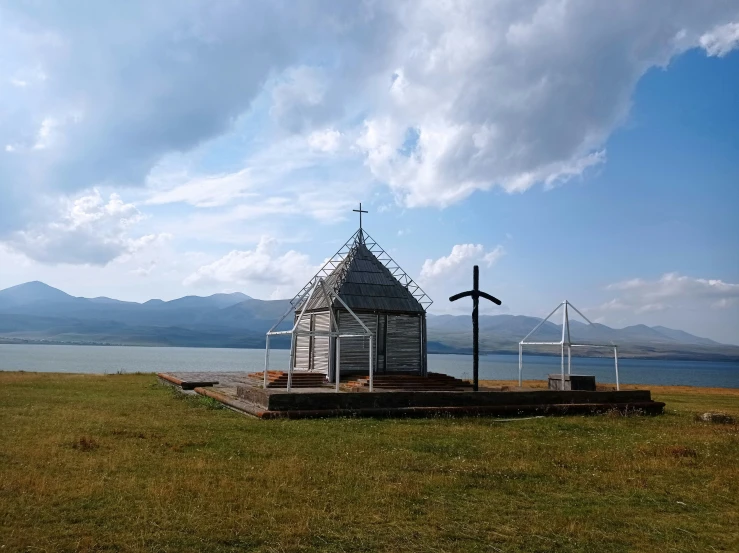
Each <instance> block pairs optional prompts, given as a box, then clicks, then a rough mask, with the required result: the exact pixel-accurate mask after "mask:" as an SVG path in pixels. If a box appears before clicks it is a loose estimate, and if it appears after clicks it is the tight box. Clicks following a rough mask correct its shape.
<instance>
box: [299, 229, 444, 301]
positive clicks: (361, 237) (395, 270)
mask: <svg viewBox="0 0 739 553" xmlns="http://www.w3.org/2000/svg"><path fill="white" fill-rule="evenodd" d="M359 244H364V245H365V246H366V247H367V249H368V250H369V251H370V252H371V253H372V255H374V256H375V257H376V258H377V259H378V261H379V262H380V263H382V264H383V265H384V266H385V268H386V269H387V270H388V271H390V274H391V275H393V277H395V279H397V280H398V282H400V284H402V285H403V286H404V287H405V288H406V289H407V290H408V291H409V292H410V293H411V295H412V296H413V297H414V298H416V300H417V301H418V303H420V304H421V306H422V307H423V309H424V311H428V308H429V307H430V306H431V304H432V303H434V300H432V299H431V298H430V297H429V296H428V294H426V292H424V291H423V289H422V288H421V287H420V286H419V285H418V284H417V283H416V282H415V281H414V280H413V279H412V278H411V277H410V276H409V275H408V273H406V272H405V271H404V270H403V269H402V268H401V267H400V265H398V264H397V263H396V262H395V260H394V259H393V258H392V257H390V254H389V253H387V252H386V251H385V250H384V249H382V247H381V246H380V245H379V244H378V243H377V241H376V240H375V239H374V238H372V237H371V236H370V235H369V234H367V233H366V232H365V231H364V230H363V229H361V228H360V229H359V230H358V231H357V232H355V233H354V234H353V235H352V237H351V238H349V240H347V241H346V243H345V244H344V245H343V246H341V248H339V251H337V252H336V253H335V254H334V255H333V256H332V257H331V258H330V259H329V260H328V261H327V262H326V263H325V264H324V265H323V267H321V269H320V270H319V271H318V272H317V273H316V274H315V276H314V277H313V278H312V279H310V280H309V281H308V283H307V284H306V285H305V286H303V288H302V289H301V290H300V292H298V293H297V294H296V295H295V297H294V298H293V299H292V300H290V304H291V305H292V306H293V308H296V307H297V306H298V305H300V303H301V301H302V300H303V298H305V296H306V294H308V292H310V290H311V289H312V288H313V286H314V284H315V283H317V282H318V281H319V280H320V279H321V278H323V279H326V278H327V277H328V276H329V275H330V274H331V273H333V272H334V271H335V270H336V269H338V268H339V266H340V265H341V263H342V261H344V259H346V257H347V255H349V254H350V253H351V250H352V249H353V248H354V247H356V246H357V245H359ZM344 270H346V268H345V269H344ZM339 277H340V278H339V280H340V281H341V280H343V275H339Z"/></svg>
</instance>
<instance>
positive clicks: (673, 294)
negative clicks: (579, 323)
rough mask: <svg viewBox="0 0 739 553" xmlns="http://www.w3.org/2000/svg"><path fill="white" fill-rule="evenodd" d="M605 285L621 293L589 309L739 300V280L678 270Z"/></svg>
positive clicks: (650, 308) (635, 309)
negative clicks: (702, 276) (652, 278)
mask: <svg viewBox="0 0 739 553" xmlns="http://www.w3.org/2000/svg"><path fill="white" fill-rule="evenodd" d="M606 289H607V290H609V291H614V292H616V293H618V297H616V298H613V299H611V300H610V301H608V302H606V303H604V304H602V305H600V306H598V307H593V308H590V309H588V310H589V311H591V312H614V311H625V312H631V313H636V314H641V313H648V312H655V311H666V310H668V309H670V308H682V307H689V306H690V307H692V306H695V307H699V308H700V307H703V308H705V307H712V308H718V309H721V308H727V307H731V306H733V305H736V304H737V302H739V284H732V283H729V282H724V281H722V280H718V279H706V278H694V277H689V276H685V275H680V274H678V273H666V274H664V275H662V276H661V277H660V278H659V279H656V280H646V279H642V278H635V279H632V280H625V281H622V282H616V283H614V284H610V285H608V286H607V287H606Z"/></svg>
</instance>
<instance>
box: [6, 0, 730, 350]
mask: <svg viewBox="0 0 739 553" xmlns="http://www.w3.org/2000/svg"><path fill="white" fill-rule="evenodd" d="M0 37H2V38H0V52H2V54H0V74H1V75H3V78H2V79H0V101H1V102H0V105H1V106H2V108H0V194H1V196H0V198H1V199H2V201H1V202H0V289H3V288H8V287H10V286H14V285H17V284H21V283H24V282H29V281H34V280H38V281H41V282H44V283H46V284H48V285H50V286H53V287H55V288H59V289H61V290H63V291H65V292H67V293H69V294H71V295H74V296H83V297H97V296H107V297H111V298H115V299H120V300H128V301H138V302H143V301H146V300H148V299H152V298H159V299H163V300H171V299H175V298H177V297H182V296H186V295H200V296H207V295H210V294H213V293H218V292H236V291H239V292H243V293H245V294H247V295H249V296H251V297H255V298H260V299H274V298H291V297H292V296H293V295H294V294H295V293H297V292H298V291H299V290H300V288H302V286H303V284H304V283H305V282H307V281H308V279H309V278H310V277H311V276H312V275H313V274H314V273H315V272H316V270H317V268H318V267H319V266H320V265H321V264H322V262H323V261H324V260H325V259H326V258H328V257H330V256H331V255H332V254H333V253H334V252H335V251H336V250H337V249H338V248H339V247H340V246H341V245H342V244H343V243H344V242H345V241H346V240H347V239H348V238H349V237H350V236H351V235H352V233H353V232H354V231H355V230H356V229H357V227H358V218H357V214H356V213H353V212H352V210H353V209H356V208H357V206H358V204H359V202H362V205H363V207H364V208H365V209H367V210H368V211H369V213H368V214H366V215H364V218H363V225H364V227H365V229H366V230H367V232H369V234H370V235H371V236H372V237H373V238H375V239H376V240H377V241H378V242H379V244H380V245H381V246H382V247H383V248H385V249H386V250H387V251H388V252H389V253H390V255H392V256H393V258H394V259H395V260H396V261H397V263H398V264H399V265H400V266H401V267H402V268H403V269H404V270H405V271H406V272H407V273H408V274H409V275H410V276H411V277H412V278H413V279H414V280H415V281H416V282H418V283H419V284H420V285H421V286H422V287H423V288H424V290H426V292H427V293H428V294H429V296H431V298H432V299H433V300H434V304H433V306H432V308H431V310H430V312H431V313H435V314H441V313H454V314H466V313H467V312H468V306H467V305H457V304H450V303H449V302H448V297H449V296H450V295H452V294H453V293H455V292H458V291H461V290H465V289H468V288H470V287H471V280H472V275H471V273H472V266H473V265H474V264H478V265H480V271H481V288H482V289H483V290H485V291H487V292H489V293H491V294H493V295H495V296H496V297H498V298H500V299H501V300H502V301H503V305H502V306H501V307H492V306H485V307H484V308H483V309H484V310H483V313H485V314H516V315H528V316H536V317H544V316H546V315H547V314H548V313H549V312H550V311H551V310H552V309H553V308H554V306H555V305H556V304H557V303H559V302H561V301H562V300H564V299H568V300H570V301H572V302H573V303H574V304H575V305H576V306H577V307H578V308H579V309H581V310H582V311H583V312H584V313H585V314H586V315H587V316H588V317H589V318H591V320H593V321H594V322H600V323H603V324H606V325H608V326H611V327H613V328H623V327H625V326H631V325H634V324H646V325H648V326H658V325H662V326H666V327H669V328H677V329H681V330H685V331H687V332H690V333H691V334H694V335H697V336H701V337H707V338H711V339H713V340H716V341H718V342H722V343H731V344H739V254H737V252H739V222H738V220H739V218H737V215H736V210H737V206H739V187H738V186H737V182H738V181H739V127H737V125H736V121H739V102H737V94H738V93H739V50H737V48H738V47H739V7H737V6H733V7H732V6H731V5H730V3H726V4H723V5H718V4H717V5H713V4H711V5H705V4H704V3H700V2H682V3H679V4H678V5H674V6H672V7H671V8H670V9H669V10H667V9H663V8H661V7H659V6H656V5H652V4H648V5H647V4H646V3H645V5H639V4H633V5H628V6H625V5H624V6H619V7H617V6H616V5H614V6H609V5H591V4H589V3H577V2H570V3H567V4H566V5H565V4H562V3H560V2H555V1H552V0H540V1H538V2H535V3H532V4H529V5H527V6H523V5H521V4H520V3H517V2H512V1H510V2H509V1H501V2H496V3H493V2H487V1H473V0H469V1H465V2H460V3H458V4H451V5H440V4H438V3H434V2H420V3H406V2H389V1H388V2H385V1H379V2H376V3H373V4H371V5H370V4H367V5H360V4H358V3H357V4H354V3H350V4H346V5H340V6H338V7H337V6H336V5H335V4H334V3H328V4H326V3H325V2H322V1H320V0H315V1H314V0H307V1H306V2H304V3H302V4H300V8H299V9H294V10H285V9H283V8H282V7H281V6H279V5H276V4H275V5H270V4H267V5H260V4H256V5H251V4H249V3H239V2H236V3H229V4H220V5H218V6H217V7H214V5H212V4H211V3H207V4H206V3H204V2H202V3H201V2H192V3H186V4H183V3H180V2H158V3H156V4H155V5H151V4H150V3H145V2H140V3H139V2H132V3H128V4H127V5H126V6H125V7H124V6H105V5H100V6H98V7H95V8H91V7H90V5H89V4H84V3H66V2H65V3H60V4H54V3H48V4H44V7H43V9H42V8H39V7H38V6H36V7H35V8H33V7H32V6H29V5H23V4H18V5H9V4H5V5H3V6H1V7H0Z"/></svg>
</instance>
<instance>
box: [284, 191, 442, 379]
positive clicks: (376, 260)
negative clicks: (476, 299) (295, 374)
mask: <svg viewBox="0 0 739 553" xmlns="http://www.w3.org/2000/svg"><path fill="white" fill-rule="evenodd" d="M360 210H361V205H360ZM355 211H356V210H355ZM360 217H361V212H360ZM317 279H318V280H317ZM314 285H315V286H320V287H321V288H323V290H321V291H320V292H322V293H313V294H311V295H307V294H306V293H305V291H307V290H308V289H309V288H311V287H313V286H314ZM326 292H327V293H326ZM296 298H297V299H294V300H293V301H294V302H295V303H294V306H295V319H294V321H295V324H296V325H297V326H296V327H295V329H296V332H295V333H294V338H293V347H292V352H291V361H292V366H293V368H294V369H295V370H298V371H301V370H302V371H311V372H317V373H324V374H326V377H327V379H328V380H330V381H333V380H334V375H335V371H336V363H337V360H338V362H339V364H340V374H341V375H342V376H344V375H347V374H363V375H366V374H368V371H369V364H370V355H371V356H372V364H373V368H374V374H381V375H386V374H416V375H426V371H427V364H426V360H427V355H426V309H427V308H428V306H429V305H431V300H430V299H429V298H428V296H427V295H426V294H425V293H424V292H423V290H421V288H420V287H419V286H418V285H417V284H416V283H415V282H413V280H412V279H411V278H410V277H409V276H408V275H407V274H406V273H405V272H404V271H403V270H402V269H401V268H400V267H399V266H398V265H397V264H396V263H395V262H394V261H393V260H392V258H391V257H390V256H389V255H388V254H387V253H386V252H385V251H384V250H382V248H380V247H379V245H378V244H377V243H376V242H375V241H374V240H372V238H371V237H370V236H369V235H368V234H367V233H365V232H364V230H363V229H362V226H361V219H360V228H359V230H358V231H357V232H356V233H355V234H354V235H353V236H352V238H350V240H349V241H348V242H347V243H346V244H345V245H344V247H343V248H342V249H341V250H339V252H337V254H336V255H335V256H334V258H332V260H330V261H329V262H328V263H327V264H326V266H324V268H323V269H322V272H319V274H318V275H316V277H314V279H313V280H312V281H311V282H309V283H308V284H307V285H306V287H305V288H304V289H303V292H302V294H298V296H296ZM350 311H351V312H350ZM357 319H358V320H359V321H361V322H362V323H363V324H364V327H365V328H363V327H362V325H361V324H360V323H359V321H358V320H357ZM367 330H369V331H370V332H371V334H372V340H371V342H372V351H371V352H370V349H369V348H370V340H369V339H368V337H367V336H366V332H367ZM331 331H333V332H331ZM331 334H339V335H341V338H340V340H341V344H340V347H339V348H338V352H339V354H338V356H337V355H336V351H337V336H336V335H331ZM362 334H365V335H362ZM346 335H349V336H350V337H346ZM352 335H353V336H352Z"/></svg>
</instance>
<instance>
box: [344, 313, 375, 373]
mask: <svg viewBox="0 0 739 553" xmlns="http://www.w3.org/2000/svg"><path fill="white" fill-rule="evenodd" d="M357 317H359V319H360V320H361V321H362V322H363V323H364V324H365V326H366V327H367V328H368V329H369V330H370V332H372V334H373V336H375V337H376V336H377V315H375V314H374V313H357ZM338 322H339V330H340V332H342V333H348V334H363V333H364V329H363V328H362V326H361V325H360V324H359V323H358V322H357V321H356V320H355V319H354V317H352V316H351V314H350V313H348V312H346V311H339V320H338ZM373 342H375V343H376V342H377V340H376V338H375V339H373ZM373 355H376V352H373ZM344 371H353V372H366V373H368V372H369V338H364V337H359V338H342V339H341V372H342V373H343V372H344Z"/></svg>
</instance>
